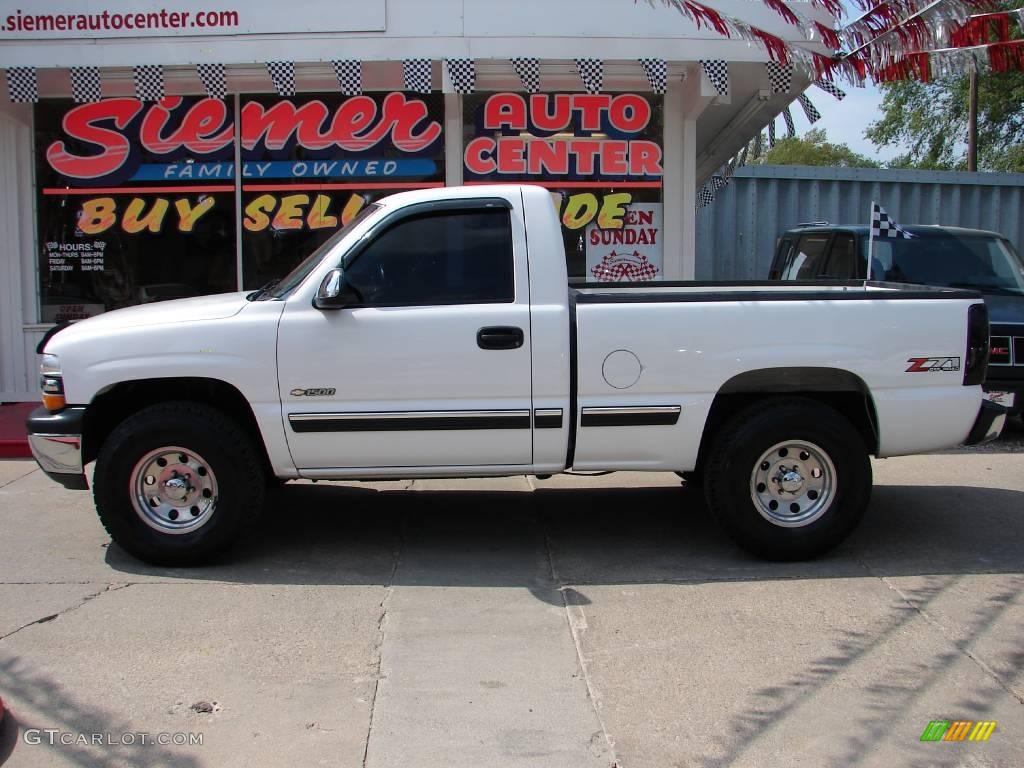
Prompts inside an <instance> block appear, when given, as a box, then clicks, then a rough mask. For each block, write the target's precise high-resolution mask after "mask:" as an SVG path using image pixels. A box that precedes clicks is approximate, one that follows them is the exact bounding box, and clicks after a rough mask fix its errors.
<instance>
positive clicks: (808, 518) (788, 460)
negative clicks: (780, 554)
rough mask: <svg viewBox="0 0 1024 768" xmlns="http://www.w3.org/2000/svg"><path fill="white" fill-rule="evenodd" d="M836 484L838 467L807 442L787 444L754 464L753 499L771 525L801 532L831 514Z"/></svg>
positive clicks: (817, 447)
mask: <svg viewBox="0 0 1024 768" xmlns="http://www.w3.org/2000/svg"><path fill="white" fill-rule="evenodd" d="M836 482H837V478H836V468H835V465H834V464H833V463H832V459H830V458H829V455H828V454H827V453H826V452H825V451H824V450H822V449H821V448H820V447H819V446H817V445H815V444H814V443H809V442H806V441H804V440H786V441H784V442H781V443H777V444H775V445H773V446H772V447H771V448H769V449H768V450H767V451H765V452H764V453H763V454H761V458H759V459H758V460H757V462H756V463H755V464H754V471H753V472H751V475H750V498H751V499H752V500H753V502H754V506H755V507H757V511H758V512H760V513H761V517H763V518H764V519H765V520H767V521H768V522H770V523H773V524H774V525H779V526H782V527H783V528H799V527H801V526H804V525H810V524H811V523H813V522H814V521H815V520H817V519H819V518H820V517H821V516H822V515H824V514H825V513H826V512H828V510H829V507H831V506H832V502H833V501H835V497H836Z"/></svg>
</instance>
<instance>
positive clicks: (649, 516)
mask: <svg viewBox="0 0 1024 768" xmlns="http://www.w3.org/2000/svg"><path fill="white" fill-rule="evenodd" d="M397 486H398V484H396V490H390V489H388V490H375V489H373V488H369V487H366V486H360V485H358V484H350V485H344V484H335V483H321V484H318V485H310V484H290V485H288V486H285V487H284V488H282V489H280V490H279V491H277V492H275V494H274V495H273V496H272V498H271V499H270V500H269V503H268V505H267V509H266V511H265V512H264V515H263V517H262V519H261V520H260V521H259V522H257V523H256V524H255V525H254V526H253V529H252V530H251V532H250V533H249V534H248V535H247V536H246V538H245V539H244V540H243V541H242V542H240V544H239V545H238V546H236V547H235V549H234V550H232V552H230V553H229V554H228V555H227V556H225V557H224V558H223V559H222V561H221V562H218V563H215V564H211V565H208V566H204V567H199V568H187V569H164V568H155V567H151V566H148V565H146V564H144V563H141V562H139V561H137V560H135V559H134V558H132V557H131V556H129V555H127V554H126V553H124V552H123V551H122V550H121V549H120V548H119V547H117V545H116V544H111V545H110V547H108V549H107V563H108V564H109V565H110V567H111V568H113V569H114V570H116V571H120V572H122V573H125V574H126V575H128V577H129V578H128V580H130V576H131V575H132V574H136V575H145V576H150V577H151V576H158V577H167V578H182V579H188V580H216V581H225V582H234V583H248V584H317V585H347V584H353V585H361V584H362V585H364V584H375V585H379V584H385V585H392V584H393V585H429V586H453V587H458V586H509V587H514V586H517V587H525V588H527V589H530V590H531V592H533V593H534V594H535V595H537V596H538V598H539V599H542V600H545V601H546V602H553V603H555V604H558V605H561V604H563V602H565V601H576V602H578V603H580V604H585V600H586V598H585V592H586V585H588V584H648V583H688V584H692V583H703V582H717V581H750V580H777V579H801V578H841V577H859V576H866V575H873V576H908V575H931V574H967V573H1007V572H1020V571H1021V570H1022V569H1024V515H1022V514H1021V511H1022V510H1024V493H1021V492H1019V491H1011V490H1005V489H997V488H979V487H961V486H941V487H937V486H930V487H921V486H878V487H876V488H875V491H874V495H873V497H872V502H871V507H870V509H869V511H868V514H867V516H866V517H865V519H864V521H863V522H862V523H861V525H860V527H859V528H858V530H857V531H855V532H854V534H853V535H852V536H851V537H850V539H849V540H847V541H846V542H845V543H844V544H843V545H841V546H840V547H839V548H837V549H836V550H835V551H833V552H831V553H829V554H828V555H826V556H824V557H822V558H819V559H817V560H813V561H810V562H802V563H773V562H766V561H763V560H758V559H756V558H753V557H751V556H749V555H747V554H746V553H745V552H743V551H742V550H740V549H739V548H737V547H736V546H735V545H734V544H732V542H731V541H730V540H729V539H728V538H727V537H726V535H725V534H724V533H723V532H722V531H721V530H720V529H719V527H718V526H717V524H716V523H715V521H714V519H713V517H712V516H711V515H710V514H709V513H708V511H707V509H706V507H705V504H704V501H703V497H702V494H701V493H700V492H699V491H698V490H696V489H690V488H682V487H678V486H665V485H661V486H656V487H616V486H613V485H609V486H607V487H599V488H598V487H594V488H584V489H579V488H577V489H564V488H548V487H543V486H542V487H539V488H537V489H536V490H534V491H532V492H531V491H530V490H528V489H527V487H526V485H525V483H524V485H523V490H522V491H515V490H512V491H464V490H458V491H433V490H403V489H397Z"/></svg>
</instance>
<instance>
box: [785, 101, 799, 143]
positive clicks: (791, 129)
mask: <svg viewBox="0 0 1024 768" xmlns="http://www.w3.org/2000/svg"><path fill="white" fill-rule="evenodd" d="M782 119H783V120H785V121H786V138H789V139H795V138H796V125H795V124H794V123H793V113H792V112H790V111H789V107H786V108H785V109H784V110H782Z"/></svg>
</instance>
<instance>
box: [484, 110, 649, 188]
mask: <svg viewBox="0 0 1024 768" xmlns="http://www.w3.org/2000/svg"><path fill="white" fill-rule="evenodd" d="M481 113H482V124H481V125H478V126H477V136H476V137H475V138H473V139H472V140H470V141H469V142H468V143H467V144H466V149H465V166H466V171H467V174H468V175H469V176H473V175H476V176H481V177H492V178H493V174H500V175H502V176H509V177H515V178H517V179H529V178H530V177H536V178H548V177H586V178H589V179H606V178H620V179H640V178H645V179H660V178H661V176H662V156H661V147H660V145H659V144H658V142H656V141H652V140H650V139H648V138H643V137H642V136H641V134H643V132H644V131H645V129H646V128H647V126H648V124H649V123H650V121H651V114H652V113H651V105H650V103H649V102H648V101H647V99H645V98H644V97H643V96H640V95H638V94H631V93H623V94H617V95H612V94H589V93H556V94H543V93H538V94H532V95H529V96H523V95H520V94H517V93H497V94H494V95H492V96H490V97H489V98H488V99H487V101H486V103H485V104H484V106H483V109H482V110H481Z"/></svg>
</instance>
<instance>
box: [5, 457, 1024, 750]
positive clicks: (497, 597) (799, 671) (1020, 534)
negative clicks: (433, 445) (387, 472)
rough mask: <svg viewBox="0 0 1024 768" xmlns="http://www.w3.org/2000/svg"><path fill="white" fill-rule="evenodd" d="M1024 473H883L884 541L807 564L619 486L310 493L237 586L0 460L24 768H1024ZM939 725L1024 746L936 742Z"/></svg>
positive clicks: (1022, 462)
mask: <svg viewBox="0 0 1024 768" xmlns="http://www.w3.org/2000/svg"><path fill="white" fill-rule="evenodd" d="M1011 447H1012V446H1008V447H1007V449H1006V450H1000V449H999V448H998V446H997V447H996V449H994V450H991V451H988V452H976V451H963V452H956V453H948V454H943V455H935V456H924V457H911V458H904V459H890V460H887V461H876V462H875V463H874V466H875V477H876V490H875V494H874V497H873V500H872V506H871V510H870V512H869V515H868V518H867V519H866V520H865V522H864V524H863V525H862V526H861V528H860V529H858V531H857V532H856V533H855V534H854V536H853V537H852V538H851V539H850V541H848V542H847V543H846V544H844V545H843V546H842V547H841V548H840V549H839V550H838V551H836V552H835V553H834V554H832V555H830V556H829V557H826V558H823V559H821V560H818V561H814V562H810V563H794V564H772V563H764V562H761V561H757V560H753V559H751V558H749V557H747V556H746V555H745V554H744V553H742V552H741V551H739V550H737V549H736V548H735V547H734V546H733V545H732V544H731V543H730V542H729V540H728V539H726V538H725V536H724V535H723V534H722V533H721V532H720V531H719V530H718V528H717V527H716V526H715V524H714V522H713V520H711V519H710V517H709V516H708V515H707V513H706V510H705V509H704V505H703V503H702V501H701V499H700V495H699V494H698V493H695V492H694V491H692V490H689V489H685V488H682V487H681V486H680V483H679V481H678V479H677V478H675V477H674V476H672V475H641V474H625V473H623V474H615V475H608V476H602V477H592V478H579V477H568V476H557V477H554V478H552V479H550V480H545V481H538V480H528V479H525V478H511V479H500V480H473V481H459V482H448V481H444V482H441V481H423V482H416V483H411V482H394V483H372V484H335V483H320V484H317V485H312V484H308V483H300V484H289V485H288V486H287V487H286V488H284V489H283V490H282V492H280V493H279V494H278V495H277V496H276V497H275V498H274V499H273V501H272V503H271V505H270V506H269V508H268V512H267V514H266V515H265V517H264V518H263V520H262V521H261V522H260V523H259V525H258V526H257V527H256V528H255V529H254V530H253V532H252V534H251V535H250V536H249V537H248V538H247V539H246V540H245V541H244V542H243V543H242V544H241V545H240V546H239V547H238V549H237V551H236V552H235V553H234V554H233V556H232V557H231V558H230V559H228V560H226V561H225V562H224V563H222V564H219V565H216V566H211V567H207V568H202V569H194V570H175V569H156V568H151V567H148V566H145V565H143V564H141V563H138V562H137V561H135V560H133V559H131V558H130V557H128V556H127V555H125V554H124V553H122V552H121V551H120V550H119V549H118V548H117V547H116V545H110V544H109V540H108V539H107V537H106V535H105V533H104V532H103V530H102V528H101V527H100V525H99V523H98V521H97V520H96V517H95V514H94V512H93V510H92V502H91V497H90V495H89V494H83V493H76V492H71V491H65V490H64V489H62V488H60V487H59V486H57V485H55V484H54V483H52V482H50V481H48V480H47V479H46V478H45V477H44V476H42V475H41V473H39V472H38V471H34V464H31V463H27V462H14V461H10V462H0V515H2V516H3V519H2V525H3V529H2V530H3V536H2V537H0V696H2V697H3V698H4V699H5V701H6V702H7V704H8V706H9V707H10V710H11V712H10V715H9V721H8V722H7V723H6V725H5V727H4V728H3V730H2V732H0V762H3V761H4V760H6V762H3V764H4V766H5V768H6V766H15V767H17V768H21V767H22V766H32V767H33V768H34V767H35V766H120V765H125V766H127V765H132V766H172V765H173V766H196V767H199V766H204V767H205V766H216V767H217V768H220V766H246V768H251V767H252V766H264V765H266V766H277V765H281V764H286V763H287V764H289V765H299V766H306V765H311V766H313V765H330V766H343V767H346V768H347V767H348V766H369V767H370V768H392V767H393V766H415V765H443V766H467V767H468V766H473V767H474V768H476V767H478V766H548V765H550V766H559V767H560V768H561V767H562V766H565V767H570V766H588V767H590V766H593V767H594V768H610V766H613V765H618V766H620V768H621V767H623V766H625V767H626V768H633V767H634V766H708V767H710V766H727V765H728V766H731V765H736V766H763V765H772V766H791V765H792V766H959V765H962V766H1011V765H1021V764H1024V640H1022V638H1024V598H1022V597H1021V588H1022V586H1024V454H1022V453H1015V452H1011V450H1010V448H1011ZM940 719H941V720H955V719H966V720H975V721H976V720H995V721H997V722H998V725H997V726H996V729H995V731H994V732H993V734H992V736H991V737H990V739H989V740H988V741H987V742H985V743H969V742H964V743H922V742H920V741H919V739H920V736H921V734H922V732H923V731H924V729H925V726H926V725H927V724H928V722H929V721H931V720H940ZM33 729H38V731H39V733H40V736H39V740H40V741H42V742H43V743H39V744H31V743H27V742H26V738H25V736H26V734H31V733H35V731H33ZM45 729H56V730H57V731H58V732H59V733H57V734H56V736H55V738H56V739H57V741H58V743H57V744H55V745H53V746H50V745H48V744H47V743H46V740H47V738H48V736H47V734H46V733H45V732H44V731H45ZM60 733H67V734H69V736H66V737H65V739H71V740H73V741H78V742H81V737H80V735H81V734H84V735H86V737H87V739H86V741H88V740H89V739H91V738H92V734H98V735H102V737H103V739H104V741H110V740H114V741H118V742H119V743H116V744H113V745H111V744H109V743H108V744H103V745H98V744H89V743H72V744H60V743H59V738H60ZM142 733H145V734H147V737H149V738H156V737H157V736H158V734H161V733H166V734H179V733H183V734H193V735H196V734H201V736H202V744H201V745H191V746H188V745H181V746H179V745H175V744H166V745H164V744H141V743H139V741H140V736H139V734H142ZM108 734H109V735H108ZM125 734H135V736H134V737H133V739H134V742H135V743H131V744H124V743H120V742H123V741H125V740H126V738H125ZM30 738H31V736H30ZM193 738H195V736H193Z"/></svg>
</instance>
